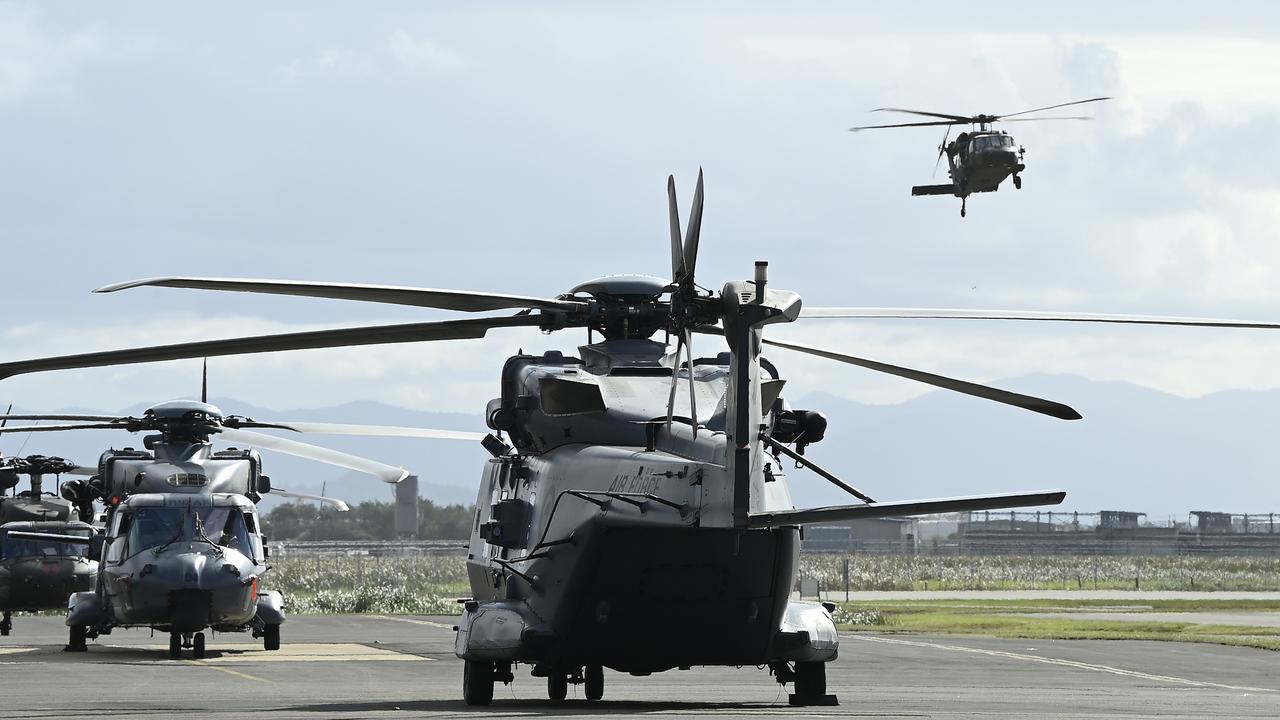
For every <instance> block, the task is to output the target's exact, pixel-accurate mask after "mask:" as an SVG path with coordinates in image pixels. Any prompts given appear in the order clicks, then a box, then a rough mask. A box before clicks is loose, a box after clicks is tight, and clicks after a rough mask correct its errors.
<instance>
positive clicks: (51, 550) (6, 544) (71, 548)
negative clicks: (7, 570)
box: [0, 530, 89, 560]
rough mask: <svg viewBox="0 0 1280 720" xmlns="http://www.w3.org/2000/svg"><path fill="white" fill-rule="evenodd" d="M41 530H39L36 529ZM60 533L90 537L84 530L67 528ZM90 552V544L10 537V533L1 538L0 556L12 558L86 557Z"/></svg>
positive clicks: (7, 558) (6, 558)
mask: <svg viewBox="0 0 1280 720" xmlns="http://www.w3.org/2000/svg"><path fill="white" fill-rule="evenodd" d="M36 532H39V531H36ZM59 534H60V535H75V536H77V537H88V536H89V535H88V533H87V532H86V531H84V530H66V531H64V532H61V533H59ZM87 552H88V545H80V544H78V543H77V544H71V543H63V542H47V541H44V540H27V539H25V538H15V537H9V535H8V533H5V535H4V536H3V537H2V538H0V558H4V559H5V560H11V559H15V558H37V557H40V558H58V557H67V558H76V557H84V556H85V554H86V553H87Z"/></svg>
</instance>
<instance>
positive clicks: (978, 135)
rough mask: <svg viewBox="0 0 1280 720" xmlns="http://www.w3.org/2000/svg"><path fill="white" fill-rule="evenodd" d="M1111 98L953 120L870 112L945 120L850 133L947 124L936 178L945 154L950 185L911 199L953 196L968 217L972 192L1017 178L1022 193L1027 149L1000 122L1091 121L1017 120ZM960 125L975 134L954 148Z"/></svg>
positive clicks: (926, 188) (919, 189)
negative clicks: (955, 129)
mask: <svg viewBox="0 0 1280 720" xmlns="http://www.w3.org/2000/svg"><path fill="white" fill-rule="evenodd" d="M1110 99H1111V98H1109V97H1096V98H1089V99H1088V100H1076V101H1074V102H1068V103H1060V104H1058V105H1049V106H1046V107H1041V108H1034V109H1032V110H1022V111H1020V112H1016V113H1004V114H1001V115H988V114H978V115H953V114H951V113H938V112H926V111H923V110H906V109H903V108H876V109H875V110H872V111H871V112H895V113H907V114H909V115H922V116H924V117H932V118H940V119H938V120H933V121H930V122H913V123H894V124H890V125H862V126H859V127H852V128H849V130H850V131H851V132H860V131H862V130H878V129H882V128H902V127H933V126H937V125H945V126H946V128H947V129H946V132H945V133H944V134H943V136H942V144H941V145H939V146H938V157H937V160H935V161H934V163H933V174H934V175H937V174H938V164H939V163H941V162H942V157H943V155H946V158H947V172H948V174H949V175H950V177H951V182H949V183H946V184H943V185H916V186H913V187H912V188H911V194H912V195H954V196H955V197H958V198H960V217H964V216H965V214H966V206H967V203H968V200H969V196H970V195H971V194H973V193H984V192H995V191H997V190H999V189H1000V184H1001V183H1003V182H1004V181H1005V179H1006V178H1008V177H1012V178H1013V187H1014V189H1017V190H1021V189H1022V175H1021V174H1020V173H1022V171H1024V170H1026V169H1027V166H1026V163H1025V160H1026V152H1027V151H1026V149H1025V148H1023V147H1022V146H1021V145H1019V144H1018V143H1017V141H1015V140H1014V139H1013V137H1012V136H1011V135H1009V134H1008V133H1006V132H1004V131H1003V130H993V129H991V125H992V123H996V122H1038V121H1040V120H1092V119H1093V118H1091V117H1088V116H1082V115H1069V116H1063V117H1017V116H1020V115H1030V114H1032V113H1038V112H1043V111H1045V110H1053V109H1055V108H1061V107H1067V106H1070V105H1083V104H1085V103H1094V102H1100V101H1102V100H1110ZM955 125H970V126H972V129H970V130H968V131H966V132H962V133H960V134H959V135H958V136H956V139H955V140H952V141H951V142H950V143H948V142H947V139H948V138H949V137H950V136H951V128H952V127H953V126H955Z"/></svg>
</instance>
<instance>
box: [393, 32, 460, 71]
mask: <svg viewBox="0 0 1280 720" xmlns="http://www.w3.org/2000/svg"><path fill="white" fill-rule="evenodd" d="M389 47H390V50H391V55H392V57H394V58H395V59H396V61H397V62H399V63H400V64H401V65H402V66H404V67H406V68H409V69H412V70H417V71H422V72H428V73H440V72H448V71H451V70H455V69H457V68H458V66H460V65H461V64H462V57H461V56H460V55H459V54H458V53H457V52H455V51H453V50H450V49H449V48H447V47H444V46H443V45H440V44H439V43H436V42H433V41H431V40H428V39H426V38H420V37H415V36H413V35H412V34H410V33H409V32H407V31H405V30H396V31H395V32H393V33H391V39H390V41H389Z"/></svg>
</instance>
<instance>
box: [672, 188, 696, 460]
mask: <svg viewBox="0 0 1280 720" xmlns="http://www.w3.org/2000/svg"><path fill="white" fill-rule="evenodd" d="M699 189H701V184H699ZM681 340H683V341H684V352H685V358H686V359H687V361H688V365H689V420H690V421H691V422H692V423H693V436H694V437H695V438H696V437H698V400H697V397H696V395H697V389H696V388H695V386H694V384H693V334H692V333H691V332H690V331H689V329H688V328H685V329H684V331H683V332H682V334H681ZM672 387H675V385H674V383H673V384H672Z"/></svg>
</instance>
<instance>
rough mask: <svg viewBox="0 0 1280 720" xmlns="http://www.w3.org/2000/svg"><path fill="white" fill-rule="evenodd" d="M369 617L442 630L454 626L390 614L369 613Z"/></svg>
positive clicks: (450, 628)
mask: <svg viewBox="0 0 1280 720" xmlns="http://www.w3.org/2000/svg"><path fill="white" fill-rule="evenodd" d="M369 617H371V618H373V619H374V620H390V621H392V622H402V623H412V624H414V625H428V626H430V627H435V628H442V629H444V630H452V629H453V627H454V626H453V625H446V624H444V623H438V622H432V621H431V620H415V619H413V618H404V617H392V616H390V615H370V616H369Z"/></svg>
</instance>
